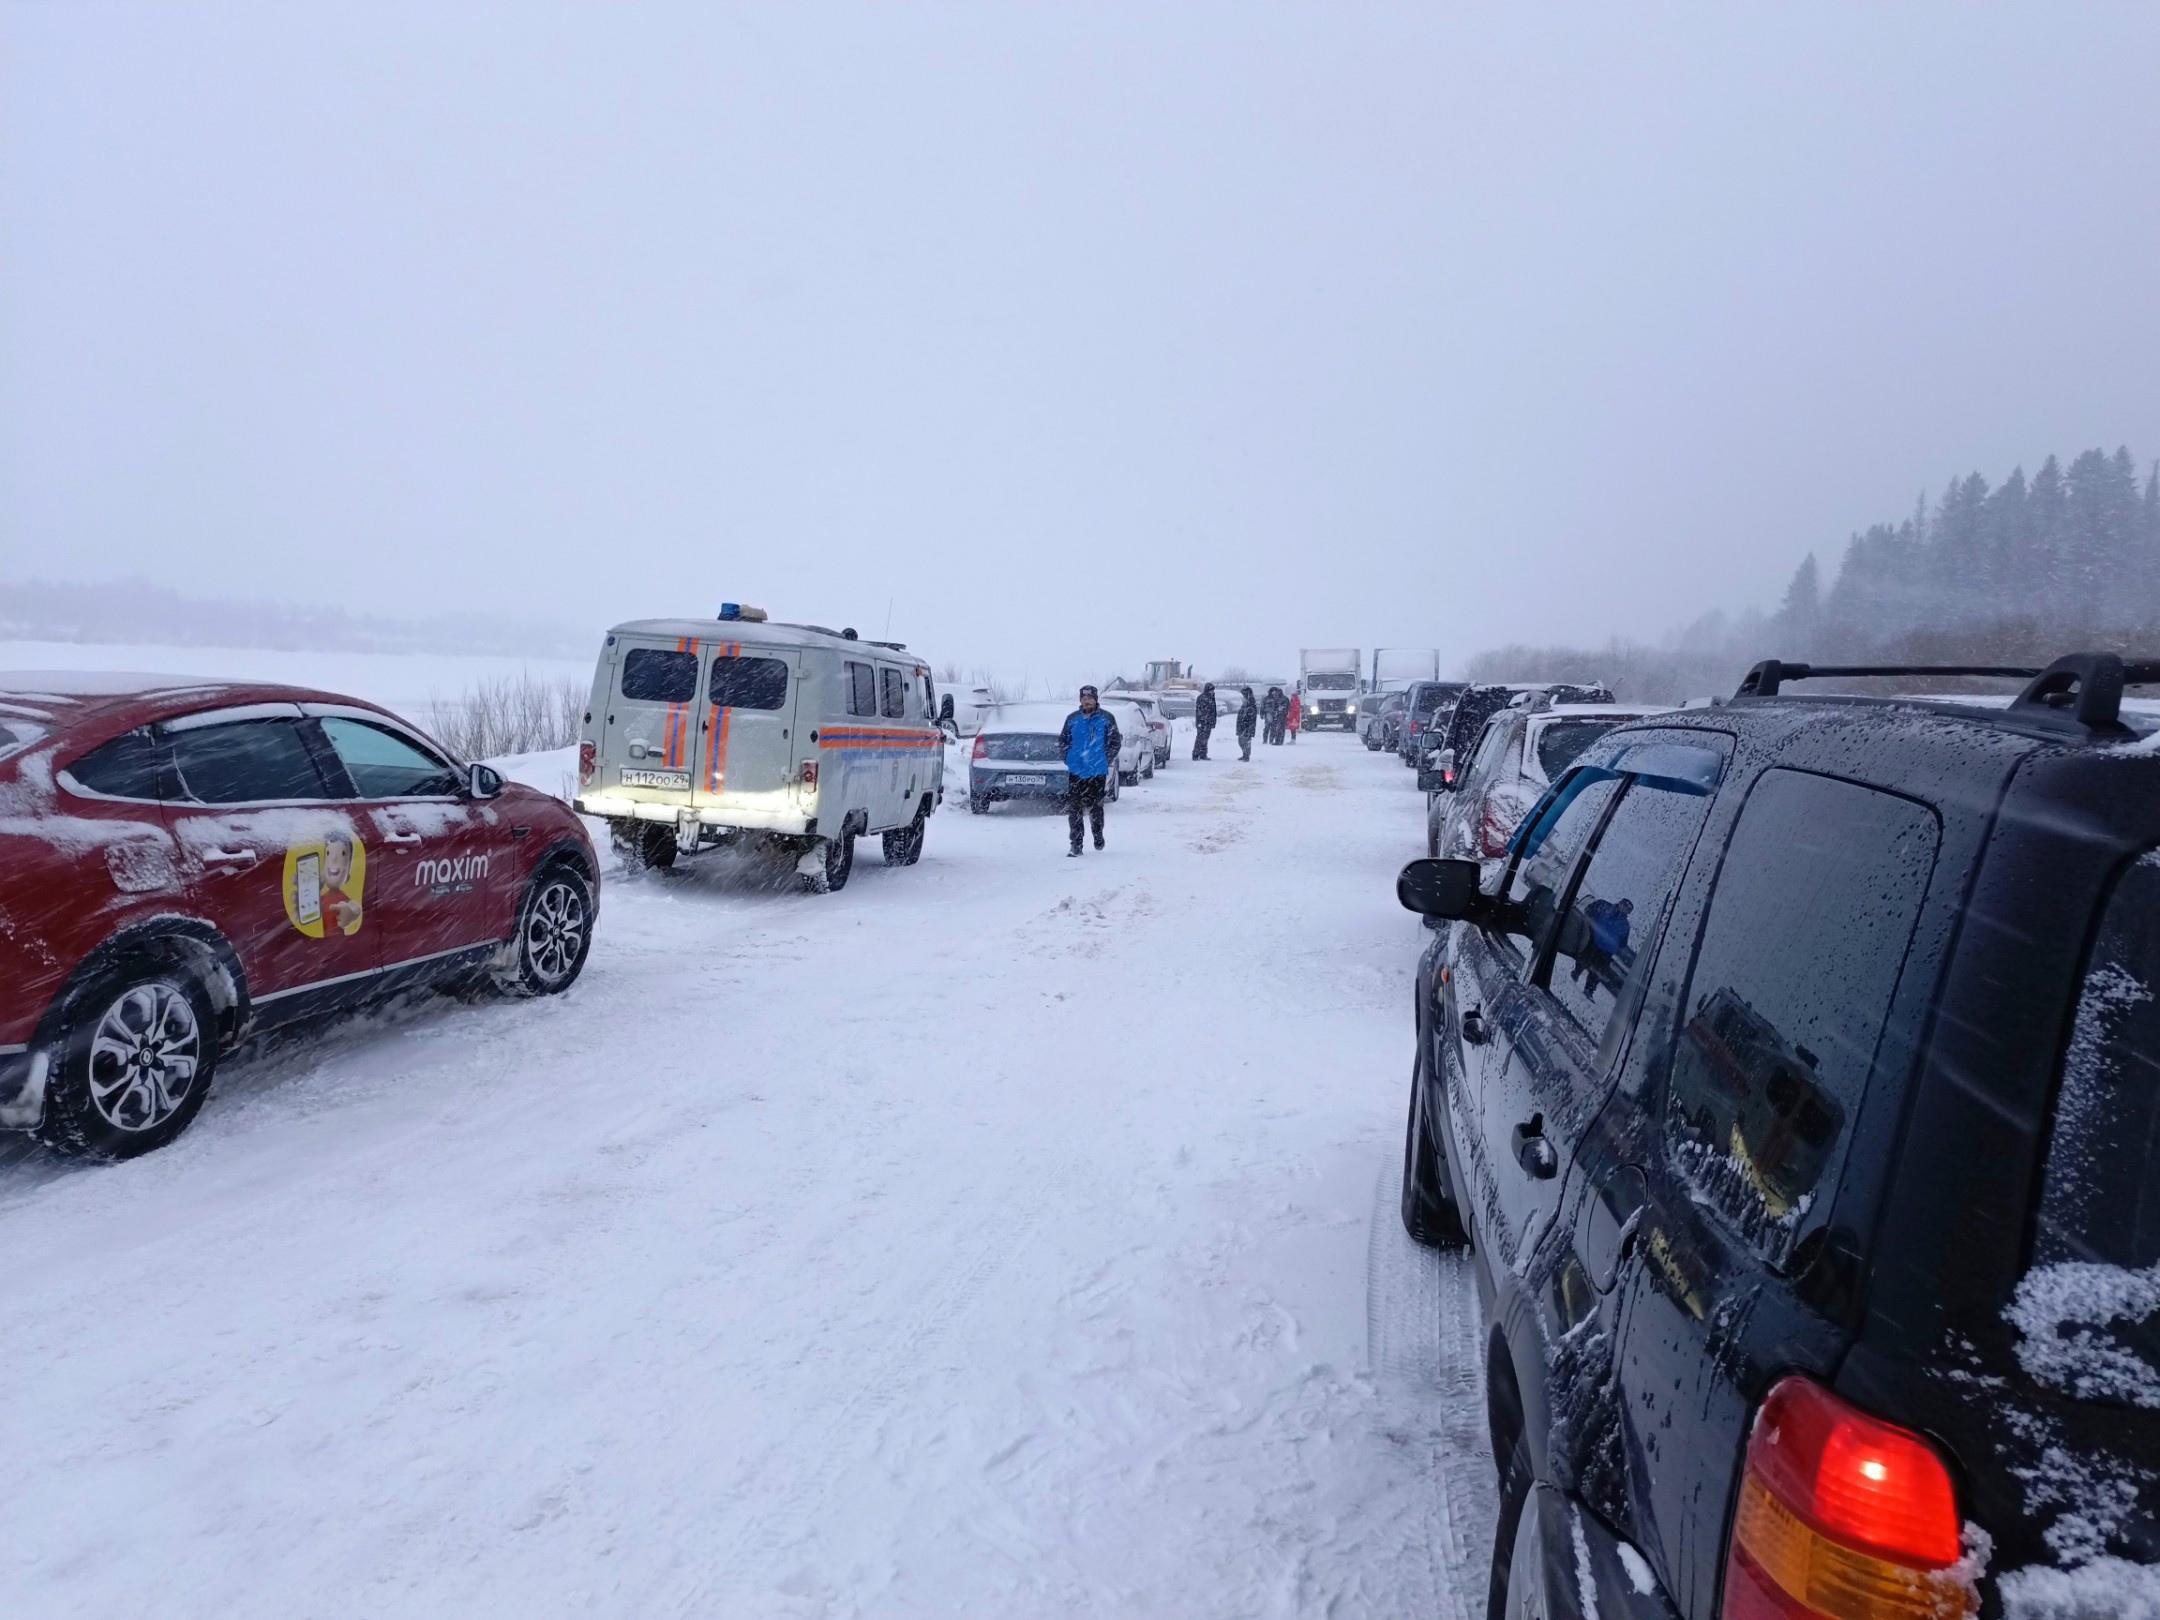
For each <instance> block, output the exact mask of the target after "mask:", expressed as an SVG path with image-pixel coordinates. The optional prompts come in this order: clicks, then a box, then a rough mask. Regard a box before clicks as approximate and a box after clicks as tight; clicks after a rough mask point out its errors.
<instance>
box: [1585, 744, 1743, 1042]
mask: <svg viewBox="0 0 2160 1620" xmlns="http://www.w3.org/2000/svg"><path fill="white" fill-rule="evenodd" d="M1709 813H1710V796H1709V795H1708V794H1707V793H1705V792H1702V791H1700V790H1696V789H1690V788H1684V787H1683V786H1682V785H1681V784H1679V783H1674V782H1661V781H1635V782H1631V783H1629V784H1628V790H1627V796H1626V797H1625V798H1623V799H1622V800H1621V801H1620V808H1619V809H1617V810H1615V811H1614V812H1613V814H1612V820H1610V821H1609V822H1607V823H1606V824H1605V831H1604V832H1603V833H1601V834H1600V835H1599V837H1598V842H1597V848H1596V849H1595V850H1594V851H1593V852H1592V853H1591V856H1590V864H1589V865H1588V866H1586V867H1584V868H1583V875H1582V880H1581V881H1580V882H1579V883H1577V884H1576V886H1575V897H1574V899H1573V900H1572V901H1570V902H1569V905H1568V920H1567V922H1566V924H1565V925H1564V926H1563V927H1562V928H1561V930H1560V937H1559V940H1558V941H1557V945H1556V951H1555V955H1554V957H1553V967H1552V993H1553V996H1554V998H1555V999H1556V1000H1558V1001H1559V1003H1560V1005H1561V1006H1562V1007H1563V1008H1565V1009H1566V1010H1567V1013H1568V1015H1569V1016H1570V1017H1571V1018H1573V1019H1574V1020H1575V1022H1576V1023H1578V1024H1580V1025H1581V1026H1582V1027H1583V1029H1584V1030H1585V1031H1587V1032H1588V1034H1589V1036H1590V1038H1591V1039H1592V1040H1597V1039H1599V1038H1600V1037H1601V1036H1603V1034H1604V1033H1605V1025H1606V1023H1607V1022H1608V1021H1609V1020H1610V1019H1611V1017H1612V1012H1613V1008H1615V1007H1616V1006H1618V1005H1619V1004H1620V1002H1621V1001H1622V1000H1623V999H1624V998H1623V997H1622V995H1621V991H1622V989H1623V987H1624V986H1625V985H1626V983H1627V980H1628V977H1629V975H1630V974H1631V973H1632V972H1633V970H1634V968H1635V965H1636V963H1637V961H1638V960H1639V958H1640V953H1641V952H1642V951H1643V950H1644V949H1645V948H1646V947H1647V945H1648V943H1649V939H1650V936H1651V934H1652V932H1653V931H1654V929H1655V926H1656V923H1657V919H1658V916H1659V914H1660V913H1661V912H1663V911H1664V909H1665V900H1666V897H1667V896H1668V895H1670V894H1671V893H1672V890H1673V885H1674V884H1675V883H1677V882H1678V881H1679V880H1680V872H1681V869H1682V867H1683V866H1684V865H1685V864H1686V862H1687V855H1688V851H1689V850H1691V849H1693V848H1694V847H1695V835H1696V834H1697V833H1699V832H1701V831H1702V824H1703V819H1704V818H1705V817H1706V816H1707V815H1708V814H1709Z"/></svg>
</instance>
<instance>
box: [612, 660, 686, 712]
mask: <svg viewBox="0 0 2160 1620" xmlns="http://www.w3.org/2000/svg"><path fill="white" fill-rule="evenodd" d="M697 665H698V655H697V654H696V653H694V652H663V651H661V649H659V648H658V647H633V648H632V649H631V650H630V652H629V653H628V654H627V655H626V656H625V657H624V658H623V664H622V695H623V696H624V697H626V698H628V699H630V701H631V702H633V703H688V702H689V701H690V700H691V699H692V698H694V697H696V696H697Z"/></svg>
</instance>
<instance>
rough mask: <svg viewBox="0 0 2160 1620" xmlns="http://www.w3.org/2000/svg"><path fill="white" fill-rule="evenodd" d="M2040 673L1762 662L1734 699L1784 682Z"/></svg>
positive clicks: (2005, 668) (1774, 689)
mask: <svg viewBox="0 0 2160 1620" xmlns="http://www.w3.org/2000/svg"><path fill="white" fill-rule="evenodd" d="M2039 673H2040V671H2039V670H2037V669H2034V668H2032V667H2031V666H2029V665H2020V666H2015V667H2013V666H2010V665H2003V664H1788V663H1785V662H1784V661H1783V660H1781V659H1776V658H1765V659H1764V660H1763V661H1762V662H1761V663H1759V664H1757V665H1756V666H1755V667H1754V668H1753V669H1751V670H1749V671H1748V672H1747V676H1746V678H1745V679H1744V680H1742V681H1741V682H1740V690H1739V691H1737V692H1735V693H1734V694H1733V696H1734V697H1776V696H1777V695H1778V688H1779V687H1781V686H1783V685H1784V684H1785V682H1787V681H1819V680H1823V679H1826V678H1836V677H1842V676H1848V675H1993V676H1996V677H1998V678H2000V679H2003V680H2012V681H2029V680H2031V679H2032V678H2033V677H2034V676H2036V675H2038V674H2039Z"/></svg>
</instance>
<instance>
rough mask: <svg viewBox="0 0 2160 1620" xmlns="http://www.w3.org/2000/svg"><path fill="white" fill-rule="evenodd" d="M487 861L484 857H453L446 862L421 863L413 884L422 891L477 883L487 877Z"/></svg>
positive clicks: (487, 858) (431, 861)
mask: <svg viewBox="0 0 2160 1620" xmlns="http://www.w3.org/2000/svg"><path fill="white" fill-rule="evenodd" d="M489 859H490V857H488V856H486V855H455V856H452V857H450V858H449V859H447V860H430V861H422V862H421V863H420V870H419V876H418V877H417V878H416V879H415V882H416V883H417V884H418V886H419V887H420V888H423V889H439V888H446V887H448V886H449V885H451V884H453V883H464V884H471V883H478V882H480V881H481V880H482V879H484V878H485V877H486V876H487V875H488V860H489Z"/></svg>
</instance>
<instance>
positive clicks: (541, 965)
mask: <svg viewBox="0 0 2160 1620" xmlns="http://www.w3.org/2000/svg"><path fill="white" fill-rule="evenodd" d="M584 946H585V897H584V896H583V895H582V894H580V893H579V892H578V890H577V887H576V886H575V885H574V884H572V883H571V882H570V881H569V880H568V879H567V878H561V877H556V878H550V879H549V880H548V881H547V883H546V884H545V885H544V886H543V887H542V888H541V890H540V892H539V894H538V895H536V896H534V898H533V905H532V910H531V912H529V913H528V914H527V916H526V919H525V960H526V961H527V962H528V963H530V964H531V966H532V971H533V977H534V978H536V979H538V980H540V982H541V983H542V984H545V985H550V986H552V985H558V984H561V983H562V982H563V981H564V980H565V979H567V978H568V977H569V976H570V973H571V970H572V969H573V968H575V967H576V966H577V960H578V954H579V952H581V951H582V950H583V949H584Z"/></svg>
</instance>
